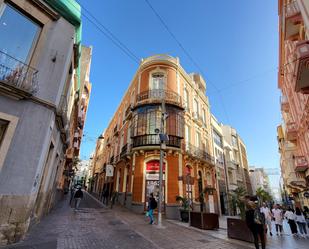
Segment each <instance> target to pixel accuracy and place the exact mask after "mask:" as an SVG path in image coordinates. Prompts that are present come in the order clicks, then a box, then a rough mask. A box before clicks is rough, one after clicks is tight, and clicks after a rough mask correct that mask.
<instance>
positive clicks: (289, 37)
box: [277, 0, 309, 207]
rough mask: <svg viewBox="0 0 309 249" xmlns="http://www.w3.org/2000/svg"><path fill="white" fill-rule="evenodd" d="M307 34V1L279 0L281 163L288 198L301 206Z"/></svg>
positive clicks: (307, 171) (308, 155) (306, 181)
mask: <svg viewBox="0 0 309 249" xmlns="http://www.w3.org/2000/svg"><path fill="white" fill-rule="evenodd" d="M308 37H309V2H308V1H307V0H297V1H296V0H279V72H278V87H279V89H280V90H281V93H282V96H281V100H280V102H281V113H282V118H283V122H282V124H281V125H279V126H278V129H277V132H278V144H279V152H280V166H281V173H282V176H283V182H284V184H283V188H284V189H285V191H286V192H287V195H288V199H287V200H288V201H290V200H292V201H294V203H295V205H296V206H301V207H302V206H304V205H307V206H308V205H309V198H308V197H309V192H308V186H309V167H308V160H309V126H308V124H309V109H308V107H309V95H308V93H309V91H308V89H309V69H308V61H309V38H308ZM306 196H308V197H306ZM288 204H290V203H288Z"/></svg>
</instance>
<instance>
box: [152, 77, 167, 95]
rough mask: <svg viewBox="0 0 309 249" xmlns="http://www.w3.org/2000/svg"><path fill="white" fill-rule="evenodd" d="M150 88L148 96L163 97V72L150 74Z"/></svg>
mask: <svg viewBox="0 0 309 249" xmlns="http://www.w3.org/2000/svg"><path fill="white" fill-rule="evenodd" d="M150 90H151V91H150V95H151V96H150V97H152V98H156V99H161V98H164V97H165V92H164V90H165V74H164V73H163V72H157V73H153V74H151V81H150Z"/></svg>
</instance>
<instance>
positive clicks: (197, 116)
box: [192, 112, 204, 126]
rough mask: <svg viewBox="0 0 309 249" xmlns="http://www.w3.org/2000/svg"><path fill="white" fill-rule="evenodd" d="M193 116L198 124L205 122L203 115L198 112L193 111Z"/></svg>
mask: <svg viewBox="0 0 309 249" xmlns="http://www.w3.org/2000/svg"><path fill="white" fill-rule="evenodd" d="M192 116H193V118H194V120H195V121H196V123H197V124H198V125H200V126H201V125H202V124H203V123H204V121H203V118H202V116H201V115H199V114H198V113H197V112H193V113H192Z"/></svg>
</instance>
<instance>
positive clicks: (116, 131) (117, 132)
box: [114, 125, 119, 136]
mask: <svg viewBox="0 0 309 249" xmlns="http://www.w3.org/2000/svg"><path fill="white" fill-rule="evenodd" d="M118 135H119V129H118V125H115V127H114V136H118Z"/></svg>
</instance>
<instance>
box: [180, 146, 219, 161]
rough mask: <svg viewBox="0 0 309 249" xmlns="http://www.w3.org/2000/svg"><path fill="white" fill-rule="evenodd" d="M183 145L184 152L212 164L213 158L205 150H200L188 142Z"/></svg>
mask: <svg viewBox="0 0 309 249" xmlns="http://www.w3.org/2000/svg"><path fill="white" fill-rule="evenodd" d="M183 147H184V151H185V153H187V154H188V155H189V156H191V157H193V158H196V159H199V160H201V161H204V162H207V163H209V164H211V165H214V163H215V160H214V158H213V157H212V156H211V155H210V154H209V153H208V152H207V151H205V150H202V149H200V148H198V147H196V146H194V145H192V144H190V143H184V144H183Z"/></svg>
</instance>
